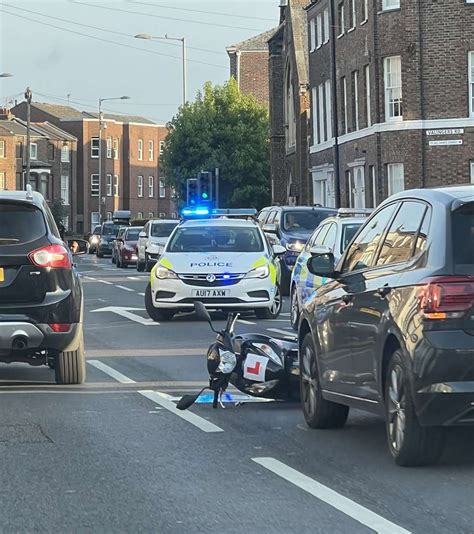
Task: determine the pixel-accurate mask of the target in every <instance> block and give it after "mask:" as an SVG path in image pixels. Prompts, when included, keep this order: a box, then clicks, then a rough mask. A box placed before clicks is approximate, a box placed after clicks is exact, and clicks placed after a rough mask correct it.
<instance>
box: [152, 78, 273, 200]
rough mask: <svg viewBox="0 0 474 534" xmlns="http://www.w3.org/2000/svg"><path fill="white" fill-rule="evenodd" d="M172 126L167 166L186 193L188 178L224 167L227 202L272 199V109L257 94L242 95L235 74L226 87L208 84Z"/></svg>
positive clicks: (222, 179)
mask: <svg viewBox="0 0 474 534" xmlns="http://www.w3.org/2000/svg"><path fill="white" fill-rule="evenodd" d="M168 127H169V134H168V136H167V138H166V140H165V146H164V151H163V155H162V159H161V171H162V173H163V175H164V176H166V181H167V182H168V183H169V184H170V185H172V186H174V187H175V188H176V190H177V191H182V192H184V191H185V190H186V180H187V179H188V178H192V177H195V176H196V175H197V174H198V173H199V172H200V171H201V170H213V169H215V168H216V167H218V168H219V173H220V181H219V186H220V194H219V198H220V202H219V204H220V206H221V207H230V208H232V207H254V208H260V207H262V206H264V205H267V204H268V203H269V201H270V145H269V122H268V112H267V109H266V108H265V107H263V106H261V105H260V104H258V102H257V101H256V100H255V98H254V97H253V96H248V95H244V94H242V93H241V92H240V90H239V88H238V86H237V82H236V81H235V80H234V79H231V80H230V81H229V82H227V83H226V84H224V85H223V86H218V85H216V86H213V85H212V84H211V83H210V82H208V83H206V84H205V86H204V89H203V92H199V93H198V94H197V98H196V100H195V101H194V102H191V103H188V104H186V105H185V106H182V107H181V108H180V110H179V112H178V114H177V115H176V116H175V117H174V118H173V119H172V121H171V122H170V123H169V124H168ZM183 196H184V195H183Z"/></svg>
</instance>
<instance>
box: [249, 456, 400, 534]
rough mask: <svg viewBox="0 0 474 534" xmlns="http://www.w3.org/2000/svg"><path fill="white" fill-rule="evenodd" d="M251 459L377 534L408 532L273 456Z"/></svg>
mask: <svg viewBox="0 0 474 534" xmlns="http://www.w3.org/2000/svg"><path fill="white" fill-rule="evenodd" d="M252 460H253V461H254V462H255V463H257V464H259V465H261V466H262V467H265V469H268V470H269V471H271V472H272V473H275V474H276V475H278V476H279V477H281V478H283V479H285V480H287V481H288V482H291V483H292V484H294V485H295V486H297V487H298V488H301V489H302V490H304V491H306V492H307V493H309V494H310V495H313V496H314V497H316V498H317V499H319V500H321V501H323V502H325V503H327V504H329V505H330V506H332V507H333V508H336V510H339V511H340V512H342V513H343V514H346V515H347V516H349V517H352V519H355V520H356V521H358V522H359V523H361V524H362V525H364V526H366V527H368V528H371V529H372V530H375V532H378V533H379V534H410V531H408V530H406V529H404V528H402V527H400V526H399V525H396V524H395V523H392V522H391V521H388V519H385V518H384V517H382V516H380V515H378V514H376V513H375V512H372V511H371V510H369V509H368V508H365V507H364V506H361V505H360V504H358V503H356V502H354V501H352V500H351V499H349V498H347V497H344V496H343V495H341V494H340V493H337V491H334V490H332V489H331V488H328V487H327V486H324V485H323V484H321V483H320V482H317V481H316V480H313V479H312V478H310V477H308V476H306V475H303V473H300V472H299V471H296V469H293V468H292V467H289V466H288V465H286V464H284V463H283V462H280V461H278V460H276V459H275V458H252Z"/></svg>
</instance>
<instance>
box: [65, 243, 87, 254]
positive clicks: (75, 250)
mask: <svg viewBox="0 0 474 534" xmlns="http://www.w3.org/2000/svg"><path fill="white" fill-rule="evenodd" d="M67 246H68V248H69V250H70V251H71V252H72V255H73V256H80V255H81V254H87V253H88V252H89V246H90V245H89V242H88V241H86V240H85V239H68V240H67Z"/></svg>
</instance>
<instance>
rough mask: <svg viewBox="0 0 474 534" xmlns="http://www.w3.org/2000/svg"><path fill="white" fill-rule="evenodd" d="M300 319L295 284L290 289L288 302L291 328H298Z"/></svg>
mask: <svg viewBox="0 0 474 534" xmlns="http://www.w3.org/2000/svg"><path fill="white" fill-rule="evenodd" d="M299 320H300V306H299V304H298V295H297V292H296V286H293V288H292V290H291V304H290V323H291V326H292V328H293V330H298V323H299Z"/></svg>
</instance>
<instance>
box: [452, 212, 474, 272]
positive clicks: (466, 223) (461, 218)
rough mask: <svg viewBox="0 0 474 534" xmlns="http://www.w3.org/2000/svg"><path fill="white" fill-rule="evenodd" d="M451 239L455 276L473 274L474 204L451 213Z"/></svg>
mask: <svg viewBox="0 0 474 534" xmlns="http://www.w3.org/2000/svg"><path fill="white" fill-rule="evenodd" d="M452 217H453V219H452V221H453V224H452V239H453V255H454V258H453V260H454V269H455V273H456V274H474V202H470V203H469V204H466V205H464V206H462V207H461V208H459V209H457V210H456V211H455V212H453V215H452Z"/></svg>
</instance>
